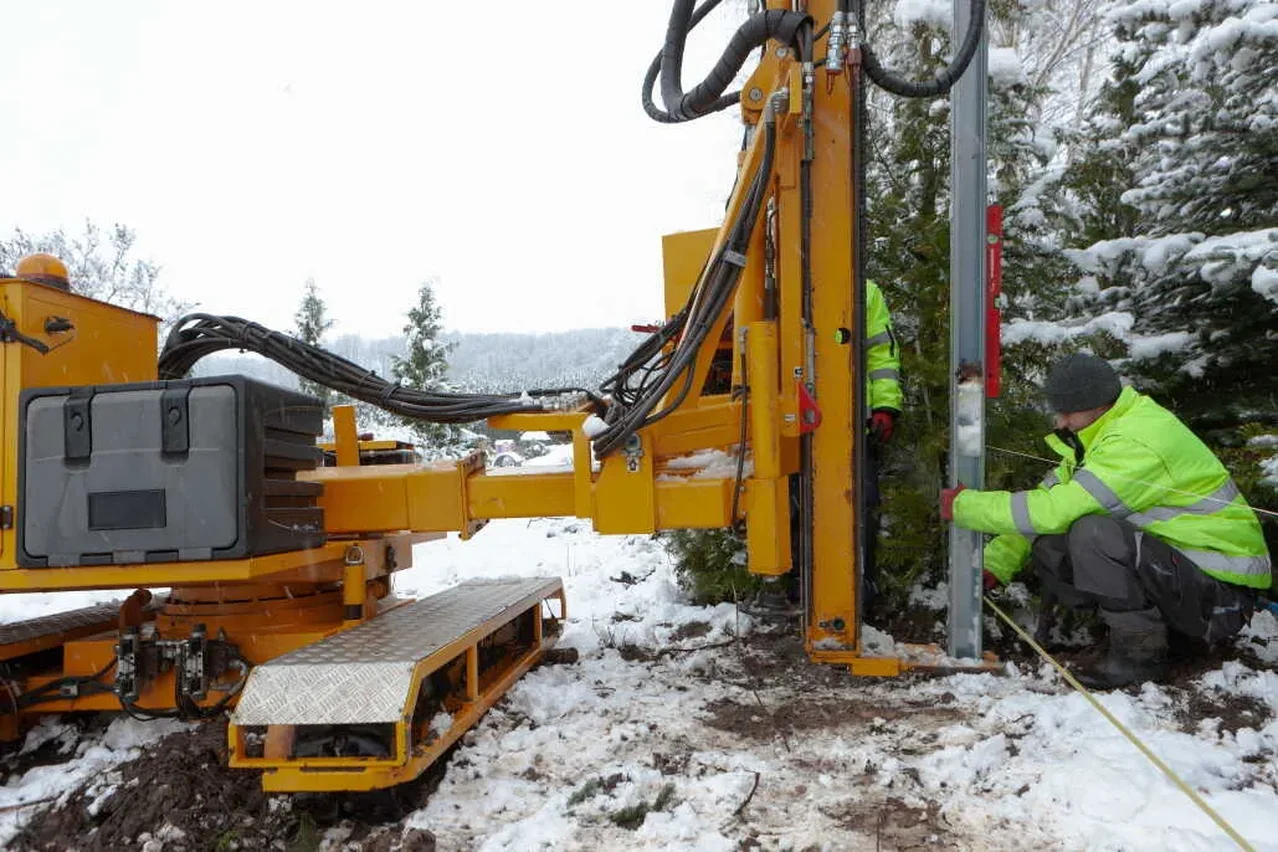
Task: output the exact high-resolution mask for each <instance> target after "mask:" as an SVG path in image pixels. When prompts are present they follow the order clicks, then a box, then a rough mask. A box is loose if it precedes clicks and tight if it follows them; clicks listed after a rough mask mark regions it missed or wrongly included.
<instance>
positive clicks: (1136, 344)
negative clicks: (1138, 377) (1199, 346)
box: [1128, 331, 1194, 361]
mask: <svg viewBox="0 0 1278 852" xmlns="http://www.w3.org/2000/svg"><path fill="white" fill-rule="evenodd" d="M1193 339H1194V336H1193V335H1192V334H1189V333H1188V332H1185V331H1170V332H1168V333H1166V334H1155V335H1150V336H1148V337H1133V338H1132V339H1131V341H1130V346H1129V349H1128V351H1129V353H1130V354H1131V357H1132V358H1135V359H1136V360H1138V361H1139V360H1142V359H1145V358H1157V357H1158V356H1159V355H1162V354H1163V353H1164V352H1175V351H1178V350H1181V349H1184V348H1185V347H1186V346H1188V345H1189V344H1190V342H1192V341H1193Z"/></svg>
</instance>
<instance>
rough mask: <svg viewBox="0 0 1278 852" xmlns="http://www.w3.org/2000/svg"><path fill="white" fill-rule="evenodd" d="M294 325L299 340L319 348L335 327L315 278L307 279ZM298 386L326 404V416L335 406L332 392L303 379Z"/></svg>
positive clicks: (299, 380)
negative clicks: (328, 332)
mask: <svg viewBox="0 0 1278 852" xmlns="http://www.w3.org/2000/svg"><path fill="white" fill-rule="evenodd" d="M293 323H294V330H293V333H294V334H295V335H296V336H297V339H298V340H300V341H302V342H303V343H309V344H310V345H312V346H319V345H320V341H321V340H322V338H323V337H324V333H325V332H327V331H328V330H329V329H330V328H332V327H333V320H331V319H329V318H328V306H327V305H325V304H324V299H323V297H321V296H320V294H319V287H317V286H316V284H315V279H314V278H308V279H306V285H305V288H304V290H303V293H302V303H301V305H299V306H298V308H297V313H296V314H294V315H293ZM297 386H298V389H299V390H301V392H302V393H305V394H310V395H311V396H313V397H316V398H318V399H319V400H320V401H321V402H322V403H324V414H325V416H327V415H328V412H329V410H330V409H331V407H332V405H333V391H332V390H330V389H329V388H326V387H324V386H323V385H321V384H318V383H316V382H312V381H310V380H308V379H302V378H299V379H298V381H297Z"/></svg>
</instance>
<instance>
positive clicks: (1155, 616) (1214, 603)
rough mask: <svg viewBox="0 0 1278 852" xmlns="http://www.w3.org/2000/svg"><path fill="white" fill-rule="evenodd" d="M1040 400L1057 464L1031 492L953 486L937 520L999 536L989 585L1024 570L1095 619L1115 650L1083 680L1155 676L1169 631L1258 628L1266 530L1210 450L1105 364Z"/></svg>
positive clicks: (1199, 635) (1073, 370)
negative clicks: (1094, 610)
mask: <svg viewBox="0 0 1278 852" xmlns="http://www.w3.org/2000/svg"><path fill="white" fill-rule="evenodd" d="M1045 390H1046V395H1047V400H1048V402H1049V404H1050V405H1051V408H1052V410H1053V411H1054V412H1055V414H1056V431H1055V432H1054V433H1053V434H1052V435H1049V436H1048V437H1047V439H1046V440H1047V443H1048V444H1049V445H1050V446H1051V447H1052V449H1053V450H1055V451H1056V453H1057V454H1059V455H1060V456H1061V463H1060V465H1059V466H1058V467H1057V468H1056V469H1055V470H1054V471H1053V472H1051V473H1049V474H1048V475H1047V477H1046V478H1045V479H1044V480H1043V481H1042V482H1041V483H1040V484H1039V486H1038V487H1037V488H1035V489H1033V490H1030V491H1017V492H1010V493H1009V492H1007V491H975V490H965V489H963V488H962V487H959V488H956V489H946V490H944V491H942V492H941V515H942V517H943V518H945V519H946V520H953V521H954V523H955V524H957V525H958V526H960V527H963V528H965V529H970V530H979V531H981V532H987V533H997V534H999V535H998V536H997V537H996V538H994V539H993V540H992V541H990V542H989V544H988V545H987V546H986V548H985V567H986V574H985V584H986V588H987V589H989V588H993V587H995V586H996V585H997V584H998V583H1008V582H1010V581H1011V580H1012V578H1013V577H1014V576H1015V575H1016V574H1017V573H1018V572H1019V571H1020V570H1021V568H1022V567H1023V565H1024V563H1025V562H1026V561H1027V560H1028V561H1030V562H1031V563H1032V564H1033V567H1034V570H1035V572H1036V573H1037V574H1038V576H1039V578H1040V579H1041V581H1042V584H1043V591H1044V596H1045V597H1054V598H1055V599H1056V600H1057V601H1058V602H1060V603H1061V604H1063V605H1065V606H1072V607H1076V608H1086V607H1091V606H1096V607H1098V608H1099V609H1100V614H1101V617H1102V618H1103V619H1104V621H1105V623H1106V624H1107V625H1108V627H1109V650H1108V652H1107V654H1106V656H1105V657H1104V658H1103V659H1101V660H1100V661H1099V662H1098V663H1097V664H1096V665H1095V666H1094V667H1093V669H1092V670H1091V671H1088V672H1083V673H1081V676H1080V678H1079V679H1080V680H1081V681H1082V682H1083V683H1084V684H1086V685H1087V686H1089V687H1094V688H1100V689H1106V688H1113V687H1119V686H1125V685H1127V684H1130V683H1139V682H1142V681H1146V680H1158V679H1160V678H1162V677H1163V676H1165V674H1166V669H1167V648H1168V642H1167V635H1168V629H1169V628H1170V629H1171V630H1174V631H1176V632H1178V633H1181V634H1184V635H1185V636H1188V637H1190V638H1193V639H1201V640H1204V641H1205V642H1207V643H1213V642H1218V641H1220V640H1222V639H1227V638H1229V637H1231V636H1233V635H1234V634H1235V633H1237V632H1238V631H1239V630H1240V629H1241V628H1242V627H1243V626H1244V625H1245V624H1246V623H1247V622H1248V620H1250V618H1251V615H1252V612H1253V611H1254V609H1255V607H1256V605H1257V590H1263V589H1267V588H1268V587H1269V585H1270V559H1269V554H1268V551H1267V550H1266V547H1265V542H1264V538H1263V536H1262V533H1261V529H1260V523H1259V521H1258V520H1257V518H1256V515H1255V513H1254V512H1253V511H1252V509H1251V507H1250V506H1249V505H1248V504H1247V501H1246V500H1245V499H1244V498H1243V496H1242V495H1241V494H1240V493H1239V492H1238V489H1237V488H1236V487H1235V486H1234V483H1233V481H1232V480H1231V479H1230V476H1229V472H1228V471H1227V470H1225V467H1224V466H1223V465H1222V464H1221V463H1220V461H1219V460H1218V459H1217V458H1216V457H1215V455H1214V454H1213V453H1212V452H1211V450H1209V449H1208V448H1207V447H1206V446H1205V445H1204V444H1203V443H1202V442H1201V441H1200V440H1199V439H1198V438H1197V437H1196V436H1195V435H1194V433H1193V432H1191V431H1190V430H1189V428H1188V427H1186V426H1185V425H1184V424H1183V423H1181V422H1180V420H1178V419H1177V418H1176V417H1175V415H1173V414H1172V413H1171V412H1169V411H1168V410H1167V409H1165V408H1163V407H1162V406H1160V405H1159V404H1158V403H1156V402H1154V401H1153V400H1152V399H1150V398H1149V397H1147V396H1144V395H1142V394H1140V393H1138V392H1137V391H1136V390H1134V389H1132V388H1130V387H1128V388H1124V387H1123V386H1122V384H1121V382H1120V381H1119V378H1118V375H1117V374H1116V373H1115V372H1114V370H1113V368H1111V367H1110V365H1109V364H1108V363H1107V362H1105V361H1103V360H1102V359H1100V358H1097V357H1096V356H1094V355H1084V354H1079V355H1071V356H1069V357H1067V358H1065V359H1064V360H1062V361H1060V362H1059V363H1057V364H1056V365H1055V366H1054V367H1053V368H1052V369H1051V371H1050V372H1049V374H1048V378H1047V385H1046V389H1045Z"/></svg>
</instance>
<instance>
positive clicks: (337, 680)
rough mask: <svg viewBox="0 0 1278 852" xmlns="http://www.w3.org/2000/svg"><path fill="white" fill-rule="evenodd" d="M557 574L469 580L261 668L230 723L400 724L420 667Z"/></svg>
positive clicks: (552, 589)
mask: <svg viewBox="0 0 1278 852" xmlns="http://www.w3.org/2000/svg"><path fill="white" fill-rule="evenodd" d="M560 585H561V584H560V581H559V579H558V578H547V577H533V578H518V579H509V580H471V581H468V582H466V583H462V584H460V585H457V586H454V587H452V588H451V589H447V590H446V591H443V592H440V593H439V594H436V595H431V596H430V597H427V598H422V599H421V600H419V601H415V602H413V603H411V604H406V605H404V606H401V607H397V608H396V609H392V610H390V611H389V612H387V613H385V614H384V615H379V616H375V617H374V618H372V619H370V620H368V621H366V622H364V623H363V624H360V625H359V626H357V627H353V628H351V629H349V630H344V631H342V632H341V633H338V634H336V635H334V636H330V637H329V638H327V639H324V640H323V641H320V642H316V643H315V644H313V645H308V646H306V647H305V648H299V649H298V650H296V651H292V652H290V653H288V654H284V655H282V656H280V657H277V658H275V659H274V660H271V661H269V662H267V663H264V664H262V665H260V666H257V667H255V668H254V669H253V671H252V672H251V673H250V675H249V679H248V683H246V684H245V686H244V692H243V694H242V695H241V696H240V700H239V703H238V705H237V706H236V708H235V712H234V715H233V717H232V720H231V721H232V723H233V724H235V725H239V726H250V725H352V724H371V723H381V722H397V721H399V720H400V719H401V718H402V716H403V714H404V710H405V706H406V703H407V701H408V699H409V698H410V695H409V691H410V690H411V689H412V685H413V676H414V671H415V669H416V667H417V665H418V664H419V663H420V662H421V661H422V660H424V659H426V658H427V657H429V656H431V655H432V654H435V653H437V652H438V651H440V650H441V649H443V648H446V647H447V646H448V645H450V644H452V643H454V642H457V641H458V640H460V639H462V638H463V637H465V636H466V635H467V634H469V633H472V632H474V631H476V630H479V629H481V628H486V629H485V630H484V631H483V632H485V633H487V632H491V631H492V630H495V629H496V628H498V627H500V626H501V625H502V624H504V623H505V622H507V621H509V620H510V619H512V618H514V617H515V616H517V615H518V614H519V613H520V612H523V611H524V610H526V609H527V608H529V607H530V606H532V605H534V604H535V603H537V602H539V601H540V600H542V599H544V598H547V597H551V596H553V595H555V594H557V593H558V592H559V589H560Z"/></svg>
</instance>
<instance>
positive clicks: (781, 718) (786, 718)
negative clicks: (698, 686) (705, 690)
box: [705, 695, 962, 740]
mask: <svg viewBox="0 0 1278 852" xmlns="http://www.w3.org/2000/svg"><path fill="white" fill-rule="evenodd" d="M705 712H706V713H707V716H706V719H705V721H706V724H707V725H709V726H710V727H712V728H717V729H719V730H721V731H728V732H730V733H734V734H739V735H741V736H743V737H747V738H749V739H755V740H770V739H773V738H775V737H777V736H782V737H784V736H787V735H790V734H795V733H803V732H806V731H822V730H828V729H831V728H838V727H843V726H846V725H868V726H869V728H870V729H871V730H873V729H875V728H879V727H884V726H886V725H887V724H888V723H891V722H895V721H901V720H907V721H908V722H909V723H910V724H911V725H913V726H920V727H929V726H930V725H928V724H927V723H929V722H930V723H933V724H935V723H941V722H947V721H953V720H955V719H958V718H960V717H961V715H962V714H960V713H959V712H958V711H957V710H955V709H952V708H948V707H910V706H895V705H891V704H886V703H867V702H862V701H858V700H856V699H855V697H853V696H851V695H849V696H844V697H838V698H836V697H810V698H807V699H802V698H798V697H796V699H795V700H794V701H793V702H789V703H786V704H784V705H781V706H778V707H776V708H773V709H771V710H769V709H768V708H767V707H766V706H764V705H763V704H762V703H758V702H750V701H748V700H747V701H738V700H736V699H733V698H721V699H717V700H715V701H711V702H709V703H708V704H706V706H705Z"/></svg>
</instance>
